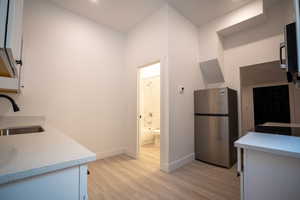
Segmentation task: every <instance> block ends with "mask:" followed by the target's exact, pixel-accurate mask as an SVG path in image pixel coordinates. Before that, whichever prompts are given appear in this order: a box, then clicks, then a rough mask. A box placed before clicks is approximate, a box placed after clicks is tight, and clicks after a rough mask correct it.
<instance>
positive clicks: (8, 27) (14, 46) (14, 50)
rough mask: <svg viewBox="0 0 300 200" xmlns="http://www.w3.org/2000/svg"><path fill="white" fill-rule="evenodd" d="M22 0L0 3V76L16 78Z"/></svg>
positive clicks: (20, 43) (2, 0)
mask: <svg viewBox="0 0 300 200" xmlns="http://www.w3.org/2000/svg"><path fill="white" fill-rule="evenodd" d="M22 21H23V0H1V1H0V76H4V77H17V76H18V70H17V67H18V63H19V62H18V61H20V60H21V49H22V48H21V47H22Z"/></svg>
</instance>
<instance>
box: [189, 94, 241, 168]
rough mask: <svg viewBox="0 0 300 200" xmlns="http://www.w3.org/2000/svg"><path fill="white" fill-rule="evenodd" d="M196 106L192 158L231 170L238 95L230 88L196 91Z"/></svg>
mask: <svg viewBox="0 0 300 200" xmlns="http://www.w3.org/2000/svg"><path fill="white" fill-rule="evenodd" d="M194 104H195V158H196V159H197V160H200V161H204V162H207V163H211V164H214V165H218V166H222V167H227V168H230V167H231V166H232V165H233V164H234V163H235V162H236V158H237V155H236V154H237V153H236V149H235V148H234V144H233V143H234V141H235V140H237V139H238V106H237V92H236V91H235V90H232V89H229V88H218V89H208V90H198V91H195V92H194Z"/></svg>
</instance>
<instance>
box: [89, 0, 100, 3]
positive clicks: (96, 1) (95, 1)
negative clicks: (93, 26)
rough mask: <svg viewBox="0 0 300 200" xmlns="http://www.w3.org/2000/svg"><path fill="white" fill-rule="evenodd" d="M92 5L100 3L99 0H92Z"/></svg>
mask: <svg viewBox="0 0 300 200" xmlns="http://www.w3.org/2000/svg"><path fill="white" fill-rule="evenodd" d="M90 2H92V3H98V0H90Z"/></svg>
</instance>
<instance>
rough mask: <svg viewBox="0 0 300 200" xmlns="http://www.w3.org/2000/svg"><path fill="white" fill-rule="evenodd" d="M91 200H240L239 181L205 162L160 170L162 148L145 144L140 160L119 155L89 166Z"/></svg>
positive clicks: (234, 175) (229, 173)
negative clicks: (169, 170)
mask: <svg viewBox="0 0 300 200" xmlns="http://www.w3.org/2000/svg"><path fill="white" fill-rule="evenodd" d="M89 169H90V172H91V175H90V176H89V180H88V184H89V186H88V189H89V197H90V200H123V199H124V200H239V199H240V198H239V196H240V194H239V192H240V189H239V178H238V177H237V176H236V169H235V168H232V169H230V170H228V169H223V168H219V167H215V166H211V165H208V164H205V163H202V162H198V161H193V162H192V163H190V164H188V165H186V166H184V167H183V168H180V169H178V170H176V171H174V172H172V173H171V174H167V173H164V172H162V171H160V169H159V149H158V148H157V147H155V146H151V145H146V146H143V148H142V149H141V156H140V159H139V160H135V159H132V158H130V157H128V156H126V155H119V156H115V157H111V158H107V159H103V160H98V161H96V162H93V163H91V164H90V165H89Z"/></svg>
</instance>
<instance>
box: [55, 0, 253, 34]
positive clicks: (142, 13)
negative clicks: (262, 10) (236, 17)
mask: <svg viewBox="0 0 300 200" xmlns="http://www.w3.org/2000/svg"><path fill="white" fill-rule="evenodd" d="M52 1H53V2H55V3H56V4H58V5H60V6H62V7H64V8H67V9H69V10H71V11H73V12H75V13H78V14H80V15H83V16H86V17H88V18H90V19H92V20H94V21H96V22H98V23H100V24H104V25H107V26H109V27H111V28H113V29H115V30H118V31H122V32H127V31H128V30H130V29H131V28H132V27H134V26H135V25H136V24H137V23H139V22H141V21H142V20H143V19H145V18H146V17H148V16H150V15H151V14H153V13H154V12H155V11H157V10H158V9H159V8H160V7H161V6H163V5H164V4H165V3H169V4H170V5H171V6H172V7H174V8H175V9H177V10H178V11H179V12H180V13H181V14H183V15H184V16H185V17H187V18H188V19H189V20H191V21H192V22H193V23H194V24H195V25H198V26H200V25H202V24H204V23H206V22H208V21H210V20H212V19H214V18H217V17H219V16H222V15H224V14H225V13H228V12H230V11H232V10H234V9H237V8H238V7H240V6H242V5H244V4H246V3H248V2H250V1H252V0H98V3H92V2H91V0H52Z"/></svg>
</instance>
